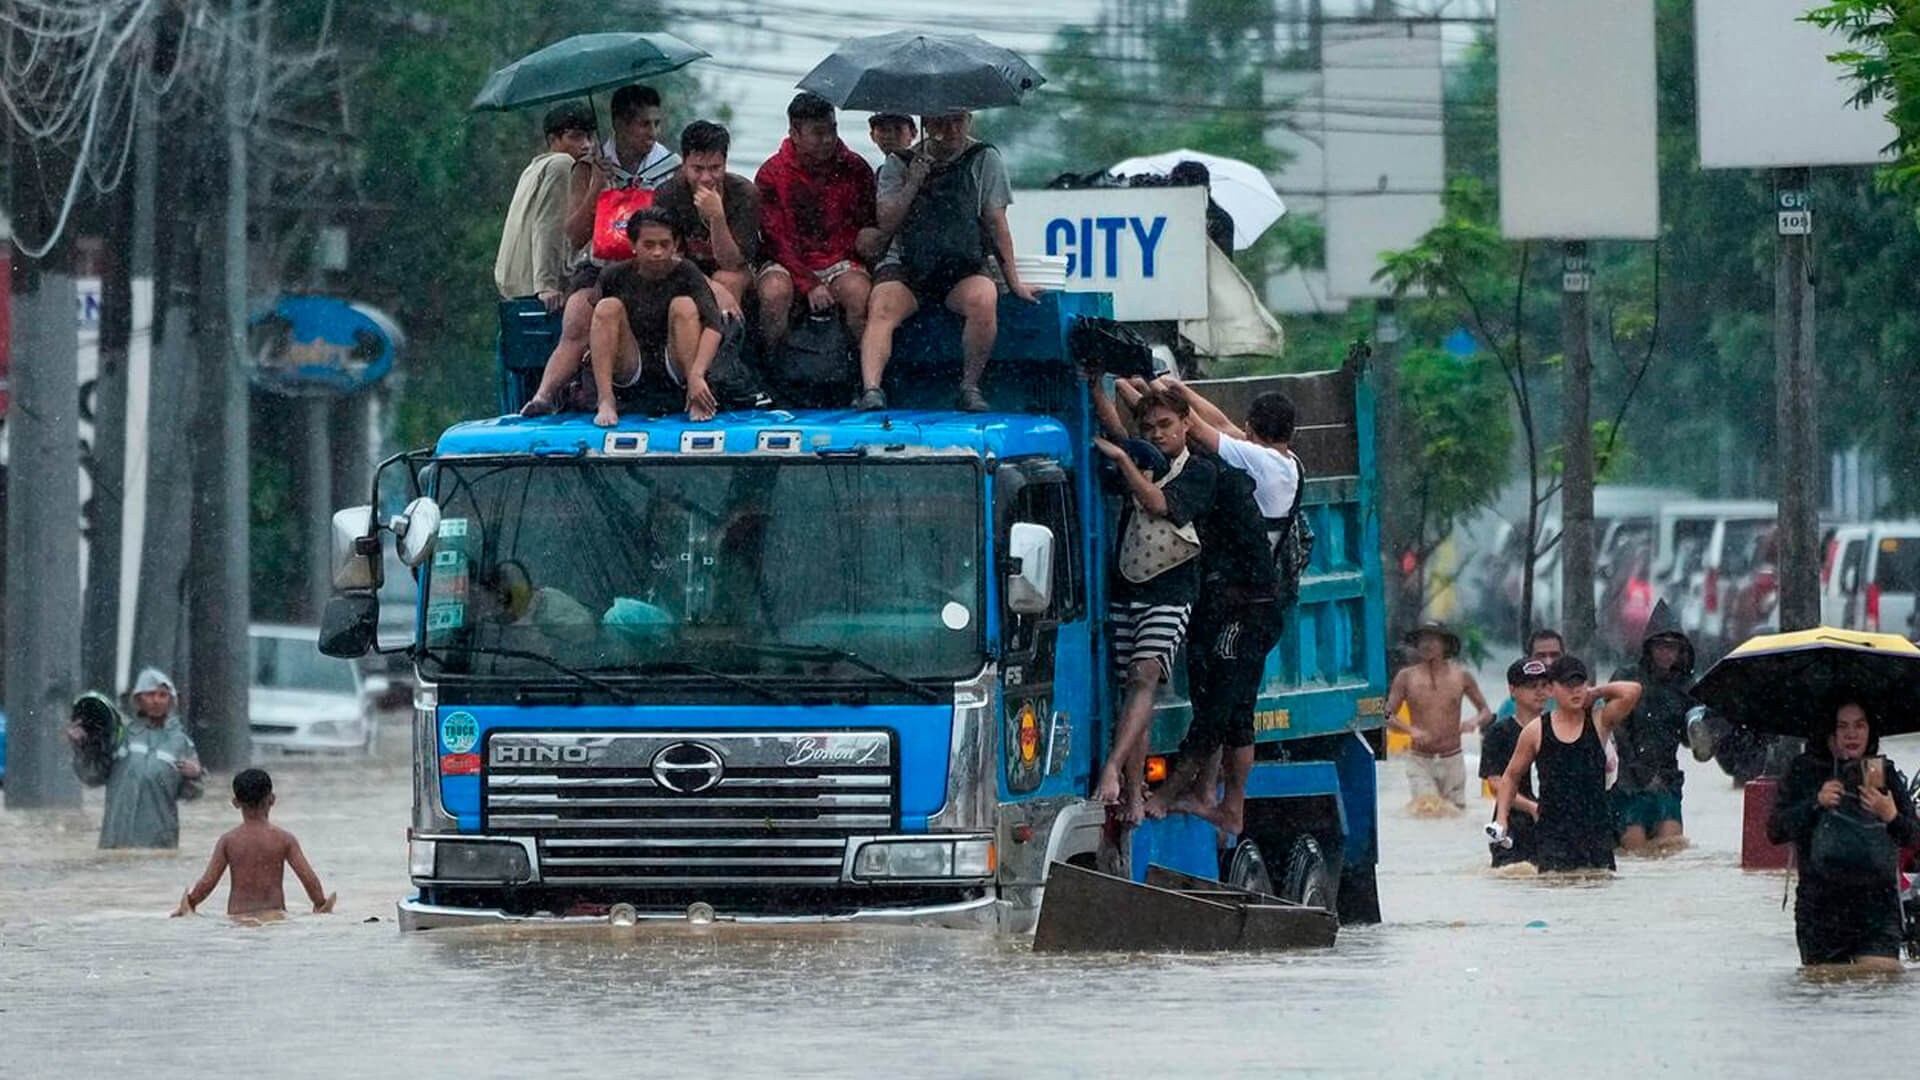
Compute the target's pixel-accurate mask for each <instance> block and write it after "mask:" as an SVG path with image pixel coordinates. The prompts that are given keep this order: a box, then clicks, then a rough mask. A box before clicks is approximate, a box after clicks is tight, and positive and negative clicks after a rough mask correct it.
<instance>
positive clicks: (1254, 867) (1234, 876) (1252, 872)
mask: <svg viewBox="0 0 1920 1080" xmlns="http://www.w3.org/2000/svg"><path fill="white" fill-rule="evenodd" d="M1221 880H1222V881H1223V882H1224V883H1225V884H1226V886H1227V887H1228V888H1232V889H1243V890H1245V891H1247V892H1252V893H1259V894H1261V895H1262V896H1277V895H1279V894H1278V893H1276V892H1274V891H1273V874H1272V873H1270V872H1269V871H1268V870H1267V859H1266V856H1264V855H1262V854H1260V845H1259V844H1256V843H1254V842H1253V841H1251V840H1242V841H1240V843H1239V844H1237V845H1235V846H1234V849H1233V854H1232V855H1229V856H1228V857H1227V872H1226V874H1225V875H1223V876H1222V878H1221Z"/></svg>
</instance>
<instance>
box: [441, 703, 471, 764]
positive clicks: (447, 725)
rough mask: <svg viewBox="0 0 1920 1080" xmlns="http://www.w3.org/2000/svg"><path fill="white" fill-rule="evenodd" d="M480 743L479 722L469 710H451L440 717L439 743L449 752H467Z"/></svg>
mask: <svg viewBox="0 0 1920 1080" xmlns="http://www.w3.org/2000/svg"><path fill="white" fill-rule="evenodd" d="M479 743H480V722H479V721H477V720H475V719H474V718H473V714H472V713H470V712H452V713H448V714H447V715H446V716H444V717H441V719H440V745H441V746H444V747H445V748H446V751H447V753H449V754H467V753H471V752H472V751H473V748H474V747H475V746H477V745H479Z"/></svg>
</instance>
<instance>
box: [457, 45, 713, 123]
mask: <svg viewBox="0 0 1920 1080" xmlns="http://www.w3.org/2000/svg"><path fill="white" fill-rule="evenodd" d="M706 55H708V53H707V51H706V50H705V49H699V48H695V47H694V46H692V45H689V44H687V43H686V42H684V41H681V40H680V39H679V38H677V37H674V36H673V35H672V34H658V33H656V34H632V33H612V34H576V35H574V36H573V37H570V38H567V39H566V40H565V41H556V42H554V43H553V44H551V45H549V46H547V47H546V48H544V49H541V50H539V51H538V52H533V53H528V54H527V55H526V56H523V57H521V58H520V59H518V60H515V61H514V62H513V63H511V64H508V65H507V66H506V67H503V68H501V69H500V70H499V71H496V72H494V73H493V74H492V75H490V76H488V77H487V85H485V86H483V87H481V88H480V95H479V96H478V97H476V98H474V99H473V111H474V112H482V111H485V110H489V109H496V110H504V109H524V108H527V107H529V106H533V105H545V104H546V103H548V102H550V101H561V100H564V99H566V98H572V97H580V96H581V95H583V94H591V93H593V92H594V91H596V90H606V89H608V88H610V87H615V86H625V85H627V84H628V83H632V82H638V81H639V80H641V79H646V78H650V77H652V76H655V75H664V74H666V73H667V72H669V71H677V70H679V69H680V68H683V67H686V66H687V65H688V64H691V63H693V62H694V61H695V60H698V59H700V58H701V57H703V56H706Z"/></svg>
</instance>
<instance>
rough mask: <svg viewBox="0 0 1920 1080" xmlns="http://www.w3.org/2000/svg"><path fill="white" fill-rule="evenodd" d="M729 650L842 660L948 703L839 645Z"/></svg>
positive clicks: (745, 645) (756, 644)
mask: <svg viewBox="0 0 1920 1080" xmlns="http://www.w3.org/2000/svg"><path fill="white" fill-rule="evenodd" d="M728 646H729V647H730V648H736V649H746V650H748V651H750V652H757V653H759V654H761V655H762V656H785V657H792V658H794V659H796V660H839V661H841V662H842V663H846V664H851V665H853V666H854V667H857V668H859V669H860V670H861V671H864V672H866V673H867V674H869V675H877V676H879V677H880V678H882V679H885V680H886V681H888V682H890V683H892V684H893V685H895V686H898V687H899V688H901V689H902V690H905V691H907V692H908V693H911V694H913V695H914V696H915V697H917V698H919V699H920V700H922V701H927V702H933V703H938V702H941V701H944V700H946V699H944V698H942V697H941V696H940V694H939V692H938V691H936V690H934V689H932V688H930V687H927V686H924V685H922V684H920V683H917V682H914V681H913V680H912V679H909V678H907V677H906V676H905V675H901V674H899V673H897V672H893V671H888V670H887V669H886V668H883V667H881V666H880V665H879V664H876V663H874V662H873V661H871V660H866V659H862V658H861V656H860V654H858V653H856V652H854V651H852V650H850V649H842V648H840V647H838V646H836V645H786V644H781V643H779V642H771V641H733V642H728Z"/></svg>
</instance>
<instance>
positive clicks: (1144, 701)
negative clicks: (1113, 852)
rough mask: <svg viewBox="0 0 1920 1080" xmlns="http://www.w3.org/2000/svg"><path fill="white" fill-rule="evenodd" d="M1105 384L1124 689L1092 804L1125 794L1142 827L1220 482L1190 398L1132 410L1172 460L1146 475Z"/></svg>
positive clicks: (1094, 380)
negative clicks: (1161, 721) (1157, 696)
mask: <svg viewBox="0 0 1920 1080" xmlns="http://www.w3.org/2000/svg"><path fill="white" fill-rule="evenodd" d="M1102 378H1103V377H1102V375H1101V373H1100V372H1098V371H1089V372H1088V379H1087V383H1088V386H1089V389H1090V391H1091V393H1092V395H1093V403H1094V410H1095V414H1096V416H1097V417H1098V418H1099V420H1100V426H1101V430H1102V431H1104V432H1105V433H1106V434H1105V435H1103V436H1101V437H1099V438H1096V439H1095V440H1094V447H1095V449H1097V450H1098V451H1099V452H1100V453H1101V455H1102V456H1104V457H1105V458H1106V459H1107V460H1108V461H1109V462H1111V468H1112V469H1113V475H1114V480H1115V481H1116V483H1115V485H1114V486H1117V487H1118V489H1119V493H1120V494H1121V495H1122V496H1123V501H1122V504H1121V505H1122V510H1121V514H1120V524H1119V528H1118V530H1117V531H1116V533H1115V536H1116V537H1117V541H1116V542H1117V551H1116V555H1115V558H1114V563H1113V576H1112V584H1111V586H1110V587H1109V590H1108V609H1107V621H1108V624H1109V626H1110V628H1111V629H1112V632H1113V666H1114V674H1115V676H1116V678H1117V679H1118V680H1119V681H1120V683H1121V685H1122V688H1123V689H1122V693H1121V695H1120V701H1121V703H1120V709H1119V715H1118V717H1117V718H1116V722H1115V725H1114V728H1115V730H1114V738H1113V743H1112V745H1111V747H1110V749H1109V750H1108V752H1107V760H1106V764H1105V765H1104V766H1103V767H1102V768H1101V770H1100V780H1099V784H1098V786H1097V787H1096V788H1095V789H1094V798H1096V799H1098V800H1099V801H1101V802H1104V803H1108V804H1110V805H1111V804H1118V803H1121V800H1122V796H1123V795H1124V797H1125V802H1124V804H1123V807H1122V809H1121V811H1120V820H1121V821H1122V822H1123V823H1124V824H1127V825H1137V824H1139V823H1140V821H1141V820H1142V819H1143V818H1144V817H1145V815H1146V778H1145V769H1146V754H1147V741H1148V732H1149V729H1150V728H1151V726H1152V723H1153V697H1154V692H1155V690H1156V688H1158V687H1159V685H1160V684H1161V683H1163V682H1165V681H1166V680H1167V679H1168V678H1170V677H1171V676H1172V674H1173V661H1174V657H1175V656H1176V655H1178V653H1179V651H1180V643H1181V641H1182V640H1183V639H1184V638H1185V637H1186V632H1187V620H1188V618H1189V616H1190V615H1191V614H1192V611H1193V602H1194V600H1195V598H1196V597H1197V595H1198V593H1199V590H1200V563H1199V560H1198V555H1199V554H1200V548H1201V542H1200V537H1199V534H1198V530H1197V529H1196V528H1195V527H1194V522H1196V521H1197V520H1199V519H1201V518H1203V517H1205V516H1206V514H1207V513H1208V511H1209V510H1210V509H1211V507H1212V505H1213V499H1214V492H1215V484H1216V480H1217V476H1216V467H1215V465H1214V463H1213V462H1212V461H1210V460H1208V459H1207V458H1206V457H1204V456H1202V455H1199V454H1195V453H1193V452H1191V451H1190V450H1188V448H1187V435H1188V432H1189V425H1188V416H1189V414H1190V413H1191V411H1192V410H1191V409H1190V408H1189V406H1188V405H1187V402H1186V399H1185V398H1183V397H1180V396H1178V395H1175V394H1172V393H1169V392H1167V391H1164V390H1149V391H1148V392H1147V393H1145V394H1143V395H1141V397H1140V399H1139V401H1138V402H1137V403H1136V404H1135V406H1134V416H1135V419H1136V420H1137V421H1138V423H1139V425H1140V430H1141V433H1142V434H1143V435H1144V436H1145V437H1146V441H1147V442H1148V443H1150V444H1151V447H1150V449H1151V451H1154V452H1157V453H1158V454H1159V455H1161V456H1163V457H1164V458H1165V459H1166V467H1165V468H1164V469H1162V470H1157V471H1156V472H1155V473H1154V474H1153V475H1149V474H1148V472H1147V471H1144V470H1142V469H1141V468H1140V466H1139V465H1138V464H1136V463H1135V461H1134V458H1133V455H1132V454H1131V453H1129V450H1128V448H1127V447H1126V446H1124V445H1123V443H1125V442H1128V441H1130V440H1127V438H1126V427H1125V425H1124V424H1123V423H1122V422H1121V420H1120V412H1119V409H1118V408H1117V407H1116V406H1115V405H1114V403H1113V399H1112V398H1111V397H1109V396H1108V394H1107V392H1106V389H1105V387H1104V385H1103V384H1102ZM1116 437H1117V438H1116Z"/></svg>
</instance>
